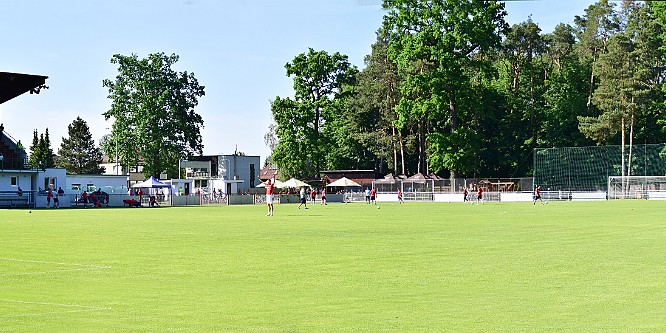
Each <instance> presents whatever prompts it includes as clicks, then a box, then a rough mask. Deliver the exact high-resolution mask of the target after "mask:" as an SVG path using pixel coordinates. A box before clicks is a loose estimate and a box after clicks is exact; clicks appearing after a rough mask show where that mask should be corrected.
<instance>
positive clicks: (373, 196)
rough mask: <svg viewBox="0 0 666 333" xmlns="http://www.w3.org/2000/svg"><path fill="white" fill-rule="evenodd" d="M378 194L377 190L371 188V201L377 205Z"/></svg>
mask: <svg viewBox="0 0 666 333" xmlns="http://www.w3.org/2000/svg"><path fill="white" fill-rule="evenodd" d="M376 196H377V190H376V189H374V188H373V189H372V190H370V202H371V203H373V204H375V205H376V204H377V201H376V200H375V197H376Z"/></svg>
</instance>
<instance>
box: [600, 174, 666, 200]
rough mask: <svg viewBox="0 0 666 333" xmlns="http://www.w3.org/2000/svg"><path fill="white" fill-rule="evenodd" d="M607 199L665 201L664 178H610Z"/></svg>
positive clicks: (665, 183) (665, 184)
mask: <svg viewBox="0 0 666 333" xmlns="http://www.w3.org/2000/svg"><path fill="white" fill-rule="evenodd" d="M608 199H609V200H612V199H646V200H666V176H624V177H622V176H610V177H608Z"/></svg>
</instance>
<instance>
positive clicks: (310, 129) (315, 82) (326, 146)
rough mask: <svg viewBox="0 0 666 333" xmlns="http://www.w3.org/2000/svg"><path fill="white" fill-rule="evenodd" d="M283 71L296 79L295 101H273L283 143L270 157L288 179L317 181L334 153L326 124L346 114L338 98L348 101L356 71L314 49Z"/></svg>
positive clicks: (337, 57)
mask: <svg viewBox="0 0 666 333" xmlns="http://www.w3.org/2000/svg"><path fill="white" fill-rule="evenodd" d="M285 69H286V70H287V76H293V80H294V99H291V98H289V97H287V98H281V97H279V96H278V97H276V98H275V100H274V101H273V102H272V103H271V111H272V113H273V118H274V120H275V123H276V125H277V128H276V129H275V133H276V135H277V138H278V140H279V141H278V143H277V146H276V147H275V149H274V150H273V153H272V159H273V161H274V162H275V163H276V164H277V165H278V167H279V168H280V171H281V174H282V175H284V176H286V177H290V176H297V177H317V176H318V175H319V171H320V170H322V167H324V168H326V167H327V166H328V165H327V163H326V153H327V152H328V151H330V149H332V146H331V135H332V133H331V131H330V130H328V131H327V130H326V127H325V126H326V124H327V122H330V121H333V120H334V119H335V118H336V117H338V116H339V115H340V113H341V112H342V111H341V107H342V105H343V104H342V103H340V101H339V99H341V98H346V96H347V94H345V93H344V87H345V86H346V85H352V84H354V83H355V81H356V74H357V73H358V70H357V69H356V67H354V66H352V65H351V64H350V63H349V61H348V60H347V56H345V55H342V54H340V53H338V52H336V53H334V54H332V55H331V54H328V53H327V52H325V51H314V50H313V49H309V50H308V52H307V53H302V54H300V55H298V56H296V57H295V58H294V60H293V62H291V63H287V64H286V65H285Z"/></svg>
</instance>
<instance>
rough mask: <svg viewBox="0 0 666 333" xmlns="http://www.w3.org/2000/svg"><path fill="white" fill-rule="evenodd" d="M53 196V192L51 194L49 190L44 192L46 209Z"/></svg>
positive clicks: (49, 205)
mask: <svg viewBox="0 0 666 333" xmlns="http://www.w3.org/2000/svg"><path fill="white" fill-rule="evenodd" d="M52 196H53V192H51V189H50V188H49V190H48V191H47V192H46V208H50V207H51V197H52Z"/></svg>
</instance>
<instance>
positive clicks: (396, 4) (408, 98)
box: [382, 0, 506, 176]
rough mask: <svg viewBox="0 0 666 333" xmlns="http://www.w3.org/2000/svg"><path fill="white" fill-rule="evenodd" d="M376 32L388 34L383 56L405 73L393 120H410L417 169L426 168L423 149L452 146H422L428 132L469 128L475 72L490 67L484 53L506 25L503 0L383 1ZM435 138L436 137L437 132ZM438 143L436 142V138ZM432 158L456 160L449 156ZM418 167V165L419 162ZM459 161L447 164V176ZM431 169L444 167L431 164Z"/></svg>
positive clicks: (401, 122) (401, 124)
mask: <svg viewBox="0 0 666 333" xmlns="http://www.w3.org/2000/svg"><path fill="white" fill-rule="evenodd" d="M384 8H385V9H387V11H388V13H387V15H386V16H385V17H384V23H383V28H382V31H383V33H384V34H385V35H386V36H388V40H389V48H388V56H389V59H391V60H392V61H395V62H396V63H397V65H398V69H399V70H401V71H405V73H406V78H405V80H404V83H403V84H402V86H401V93H402V99H401V100H400V102H399V103H398V105H397V107H396V112H397V113H398V114H399V119H398V121H397V124H398V126H399V128H404V126H405V125H407V124H408V123H410V122H412V121H413V122H414V123H415V129H416V135H417V137H418V142H419V148H418V151H419V158H418V160H419V162H418V164H419V167H418V168H417V171H418V172H423V171H427V167H425V161H426V155H425V153H426V151H431V152H433V153H445V154H446V153H448V152H454V151H457V149H439V148H437V149H431V150H428V149H427V147H426V143H427V142H428V141H427V140H426V138H427V137H428V136H429V135H430V134H432V133H443V132H451V133H455V132H457V131H458V130H459V129H460V128H466V132H468V131H470V130H471V131H473V130H474V127H472V126H469V125H471V124H472V122H471V120H472V119H473V116H474V109H475V107H476V106H477V104H476V102H475V98H474V92H475V87H476V86H477V81H476V80H474V77H475V76H476V75H477V74H475V73H479V72H484V71H487V70H488V69H489V68H490V62H489V61H488V58H487V54H488V53H489V52H490V51H492V50H493V49H495V48H496V47H498V46H499V44H500V40H501V37H500V36H501V33H502V32H503V31H504V29H505V28H506V23H505V22H504V15H505V14H506V13H505V12H504V4H503V3H500V2H497V1H484V2H480V1H466V0H458V1H428V2H415V1H408V0H404V1H403V0H386V1H384ZM439 137H441V135H439ZM437 141H438V142H439V141H440V140H437ZM428 160H430V161H433V162H437V161H459V159H457V158H455V157H454V156H443V157H434V158H430V159H428ZM422 165H423V166H422ZM464 168H465V166H464V165H456V164H449V168H448V169H449V171H450V172H451V174H452V176H453V175H454V174H455V172H456V171H459V170H462V169H464ZM433 169H436V170H441V169H444V166H443V165H435V166H433Z"/></svg>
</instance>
